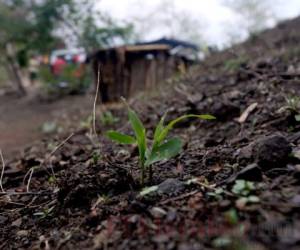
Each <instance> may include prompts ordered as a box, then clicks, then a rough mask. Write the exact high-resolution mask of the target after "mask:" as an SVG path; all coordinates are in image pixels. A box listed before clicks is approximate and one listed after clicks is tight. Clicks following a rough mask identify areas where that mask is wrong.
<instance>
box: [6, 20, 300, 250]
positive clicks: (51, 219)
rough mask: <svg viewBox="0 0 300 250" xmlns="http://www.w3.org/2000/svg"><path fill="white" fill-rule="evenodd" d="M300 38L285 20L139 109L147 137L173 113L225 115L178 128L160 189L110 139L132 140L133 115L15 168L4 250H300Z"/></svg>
mask: <svg viewBox="0 0 300 250" xmlns="http://www.w3.org/2000/svg"><path fill="white" fill-rule="evenodd" d="M299 30H300V18H298V19H295V20H292V21H288V22H285V23H283V24H281V25H279V26H278V27H277V28H275V29H273V30H269V31H266V32H263V33H262V34H259V35H256V36H252V37H251V38H250V39H249V40H248V41H247V42H245V43H243V44H241V45H237V46H235V47H234V48H232V49H230V50H227V51H224V52H221V53H216V54H215V55H212V56H211V57H210V58H208V59H207V60H206V61H205V62H203V63H202V64H201V65H199V66H197V67H195V68H194V69H193V70H192V71H191V72H190V73H189V74H188V75H187V76H186V77H184V78H182V79H181V80H180V81H176V82H174V83H172V84H170V85H167V86H165V87H163V88H162V89H161V91H158V92H159V94H157V95H153V96H151V97H147V95H144V96H141V97H139V98H135V99H133V100H131V101H130V105H131V106H132V108H133V109H135V110H136V111H137V112H138V114H139V115H140V117H141V120H142V121H143V123H144V124H145V127H146V129H150V131H152V130H153V129H154V128H155V126H156V124H157V123H158V121H159V119H160V117H161V116H162V115H163V114H164V113H165V112H166V111H167V110H168V111H169V112H168V116H167V120H171V119H174V118H175V117H178V116H180V115H183V114H191V113H192V114H203V113H209V114H212V115H214V116H216V118H217V119H216V120H215V121H200V120H187V121H185V122H182V123H181V124H179V125H178V126H176V128H175V129H174V130H173V132H172V135H177V136H179V137H180V138H181V139H182V140H183V142H184V149H183V151H182V152H181V153H180V154H179V155H178V156H176V157H175V158H173V159H171V160H168V161H163V162H159V163H156V164H155V165H154V166H153V178H152V179H147V181H146V186H147V187H152V188H151V190H152V192H150V191H151V190H149V189H148V190H147V191H148V193H143V192H142V193H141V190H143V187H142V186H141V185H140V183H139V176H140V169H139V164H138V150H137V147H136V146H134V145H133V146H124V147H123V146H119V145H116V144H114V143H112V142H110V141H109V140H108V139H106V138H105V137H104V136H103V134H104V132H105V131H107V130H108V129H118V130H119V131H121V132H124V133H131V128H130V125H129V124H128V121H127V118H126V117H127V112H126V109H125V108H124V107H117V108H111V110H110V111H111V112H112V114H113V116H114V117H117V118H118V120H116V121H115V122H113V123H109V124H108V123H100V122H99V123H97V134H98V136H96V137H95V136H91V135H90V133H89V129H88V128H82V127H81V128H78V129H77V130H73V131H75V133H74V136H73V137H71V138H69V139H68V140H67V141H65V142H64V144H63V145H61V142H62V141H63V140H64V139H65V138H66V137H67V136H68V135H69V134H70V131H69V130H66V131H65V132H64V133H62V134H61V135H59V136H57V135H54V136H51V137H49V138H48V139H47V140H43V141H37V142H35V143H33V144H32V146H31V147H28V148H27V149H26V150H24V151H23V153H22V155H21V157H16V158H15V159H12V160H11V161H9V162H7V164H6V168H5V173H4V178H3V189H4V192H2V193H1V196H0V204H1V206H0V249H122V250H123V249H170V250H177V249H178V250H198V249H199V250H200V249H207V250H211V249H228V250H252V249H257V250H267V249H274V250H282V249H290V250H297V249H299V244H300V213H299V210H300V124H299V121H298V120H299V119H298V118H299V117H298V115H299V113H300V111H299V103H298V104H297V101H296V100H297V99H298V98H299V93H300V47H299V44H300V32H299ZM55 105H58V104H55ZM74 106H76V105H75V104H74ZM58 107H61V106H58ZM99 109H100V107H99ZM25 117H26V115H25ZM25 117H24V119H25ZM148 136H149V138H152V136H153V133H152V132H150V133H149V134H148Z"/></svg>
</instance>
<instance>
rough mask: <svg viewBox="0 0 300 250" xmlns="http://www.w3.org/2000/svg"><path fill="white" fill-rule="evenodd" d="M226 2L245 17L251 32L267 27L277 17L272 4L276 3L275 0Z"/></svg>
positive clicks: (227, 0) (225, 1)
mask: <svg viewBox="0 0 300 250" xmlns="http://www.w3.org/2000/svg"><path fill="white" fill-rule="evenodd" d="M224 4H225V5H226V6H228V7H229V8H231V9H232V10H234V11H235V12H236V13H238V14H240V15H241V16H242V17H243V19H244V20H245V22H246V23H245V25H246V29H247V30H248V31H249V33H255V32H257V31H260V30H262V29H264V28H266V27H267V25H268V24H269V23H271V22H273V21H274V20H275V19H276V18H275V14H274V12H273V11H272V5H271V4H274V1H272V2H271V1H268V0H224Z"/></svg>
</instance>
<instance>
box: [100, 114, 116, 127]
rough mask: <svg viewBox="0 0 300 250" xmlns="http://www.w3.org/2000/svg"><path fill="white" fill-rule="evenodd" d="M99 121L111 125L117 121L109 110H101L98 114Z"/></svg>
mask: <svg viewBox="0 0 300 250" xmlns="http://www.w3.org/2000/svg"><path fill="white" fill-rule="evenodd" d="M100 121H101V122H102V124H103V125H112V124H115V123H116V122H118V121H119V118H117V117H115V116H114V115H113V114H112V113H111V112H110V111H106V112H103V113H102V114H101V116H100Z"/></svg>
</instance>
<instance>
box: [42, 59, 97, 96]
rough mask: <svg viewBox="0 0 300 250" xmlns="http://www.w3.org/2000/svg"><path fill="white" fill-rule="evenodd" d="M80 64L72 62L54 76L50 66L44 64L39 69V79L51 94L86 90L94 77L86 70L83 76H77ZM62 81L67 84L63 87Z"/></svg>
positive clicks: (66, 93) (75, 92) (76, 92)
mask: <svg viewBox="0 0 300 250" xmlns="http://www.w3.org/2000/svg"><path fill="white" fill-rule="evenodd" d="M79 67H80V65H75V64H70V65H66V67H65V68H64V69H63V71H62V73H61V74H60V75H59V76H54V75H53V74H52V72H51V70H50V68H49V67H48V66H43V67H41V68H40V70H39V74H38V76H39V79H40V80H41V83H42V87H43V89H44V90H45V92H46V93H47V94H49V95H68V94H78V93H83V92H85V91H86V90H87V89H88V87H89V86H90V84H91V83H92V79H91V77H90V75H89V74H88V73H87V72H85V73H83V74H82V76H81V77H78V76H76V71H77V70H79ZM61 83H65V84H66V86H65V87H64V88H62V87H61V86H60V85H61Z"/></svg>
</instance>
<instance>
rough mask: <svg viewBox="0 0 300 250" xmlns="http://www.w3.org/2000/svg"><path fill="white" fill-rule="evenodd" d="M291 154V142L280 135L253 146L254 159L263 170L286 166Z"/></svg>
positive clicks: (260, 141)
mask: <svg viewBox="0 0 300 250" xmlns="http://www.w3.org/2000/svg"><path fill="white" fill-rule="evenodd" d="M291 152H292V148H291V146H290V144H289V142H288V141H287V140H286V139H285V138H284V137H283V136H279V135H275V136H269V137H266V138H263V139H260V140H259V141H257V143H255V145H254V146H253V154H254V158H255V160H256V162H257V164H258V165H259V166H260V167H261V168H263V169H271V168H277V167H283V166H286V164H287V160H288V157H289V155H290V153H291Z"/></svg>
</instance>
